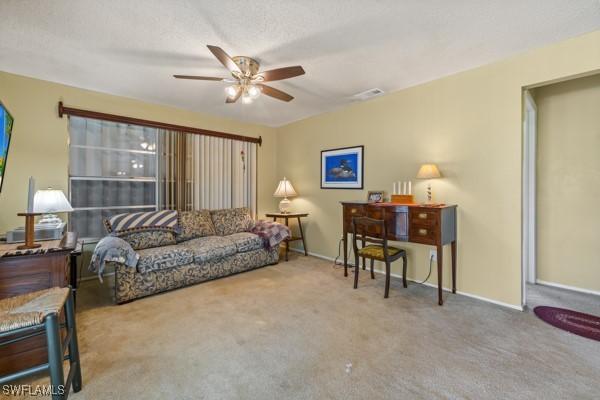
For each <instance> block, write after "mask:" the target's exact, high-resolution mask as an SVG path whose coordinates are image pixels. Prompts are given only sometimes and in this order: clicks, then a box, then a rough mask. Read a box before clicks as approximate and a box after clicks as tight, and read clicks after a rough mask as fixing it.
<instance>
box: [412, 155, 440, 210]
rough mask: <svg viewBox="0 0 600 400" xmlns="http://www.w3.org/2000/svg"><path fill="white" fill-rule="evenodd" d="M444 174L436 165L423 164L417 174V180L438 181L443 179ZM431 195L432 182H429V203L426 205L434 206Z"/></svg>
mask: <svg viewBox="0 0 600 400" xmlns="http://www.w3.org/2000/svg"><path fill="white" fill-rule="evenodd" d="M441 177H442V174H441V173H440V170H439V169H438V167H437V165H435V164H423V165H421V168H419V172H417V179H428V180H429V179H437V178H441ZM432 197H433V196H432V194H431V181H428V182H427V202H426V203H425V204H433V202H432Z"/></svg>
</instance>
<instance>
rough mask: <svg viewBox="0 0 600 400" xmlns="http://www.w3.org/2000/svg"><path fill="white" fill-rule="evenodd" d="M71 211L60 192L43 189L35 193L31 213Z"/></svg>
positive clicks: (69, 205) (71, 208)
mask: <svg viewBox="0 0 600 400" xmlns="http://www.w3.org/2000/svg"><path fill="white" fill-rule="evenodd" d="M72 211H73V207H71V204H70V203H69V200H67V198H66V197H65V194H64V193H63V192H62V190H55V189H45V190H38V191H37V192H35V197H34V198H33V212H35V213H43V214H50V213H59V212H72Z"/></svg>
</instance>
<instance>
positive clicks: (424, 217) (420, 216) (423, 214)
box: [419, 213, 427, 219]
mask: <svg viewBox="0 0 600 400" xmlns="http://www.w3.org/2000/svg"><path fill="white" fill-rule="evenodd" d="M419 218H421V219H427V213H419Z"/></svg>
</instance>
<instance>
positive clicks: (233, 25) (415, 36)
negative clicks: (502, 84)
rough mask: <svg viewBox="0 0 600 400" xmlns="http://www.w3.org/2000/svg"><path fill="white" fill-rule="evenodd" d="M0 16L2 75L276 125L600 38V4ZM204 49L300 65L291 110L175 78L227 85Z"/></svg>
mask: <svg viewBox="0 0 600 400" xmlns="http://www.w3.org/2000/svg"><path fill="white" fill-rule="evenodd" d="M0 18H1V20H2V22H1V23H0V38H1V39H0V70H3V71H7V72H13V73H16V74H21V75H27V76H32V77H36V78H40V79H45V80H49V81H54V82H60V83H65V84H68V85H73V86H77V87H81V88H86V89H92V90H98V91H101V92H107V93H112V94H117V95H122V96H128V97H133V98H138V99H142V100H146V101H150V102H154V103H162V104H168V105H172V106H176V107H181V108H185V109H190V110H194V111H201V112H205V113H211V114H216V115H221V116H226V117H231V118H234V119H237V120H241V121H247V122H255V123H261V124H266V125H271V126H279V125H282V124H286V123H289V122H291V121H294V120H298V119H302V118H305V117H308V116H310V115H315V114H319V113H322V112H326V111H329V110H333V109H335V108H339V107H340V106H343V105H344V104H347V103H350V102H351V101H352V100H351V98H350V97H351V96H352V95H353V94H356V93H358V92H362V91H364V90H366V89H370V88H374V87H377V88H380V89H383V90H384V91H386V92H391V91H394V90H398V89H402V88H405V87H408V86H412V85H415V84H417V83H421V82H425V81H429V80H432V79H436V78H439V77H441V76H445V75H449V74H452V73H454V72H458V71H461V70H465V69H469V68H472V67H476V66H478V65H482V64H486V63H489V62H492V61H495V60H499V59H502V58H505V57H507V56H510V55H512V54H516V53H519V52H523V51H525V50H527V49H530V48H535V47H539V46H542V45H545V44H548V43H552V42H556V41H559V40H563V39H566V38H569V37H573V36H576V35H579V34H582V33H585V32H589V31H593V30H597V29H600V0H569V1H565V0H486V1H481V0H454V1H449V0H372V1H365V0H302V1H295V0H294V1H292V0H288V1H283V0H268V1H261V0H254V1H242V0H238V1H233V0H227V1H226V0H214V1H213V0H203V1H200V0H195V1H194V0H102V1H98V0H70V1H68V0H53V1H39V0H2V1H0ZM206 44H213V45H217V46H221V47H222V48H223V49H225V51H227V52H228V53H229V54H230V55H232V56H234V55H247V56H252V57H255V58H257V59H258V60H259V61H260V62H261V63H262V68H263V69H272V68H278V67H284V66H289V65H297V64H300V65H302V66H303V67H304V69H305V70H306V75H304V76H301V77H297V78H293V79H290V80H288V81H281V82H274V83H273V84H272V86H274V87H276V88H279V89H282V90H285V91H287V92H289V93H290V94H291V95H293V96H295V97H296V99H295V100H293V101H292V102H291V103H283V102H280V101H277V100H274V99H271V98H269V97H266V96H261V98H260V99H259V100H258V101H255V102H254V103H253V104H251V105H243V104H241V103H240V102H238V103H236V104H230V105H226V104H225V103H224V101H225V93H224V87H225V85H226V84H224V83H221V82H200V81H183V80H176V79H174V78H172V77H171V75H172V74H187V75H191V74H197V75H209V76H210V75H212V76H222V77H227V76H228V74H227V71H226V70H225V69H224V68H223V67H222V66H221V65H220V64H219V63H218V61H217V60H216V59H215V58H213V56H212V55H211V53H210V52H209V51H208V49H207V48H206ZM0 94H1V88H0ZM75 106H76V105H75Z"/></svg>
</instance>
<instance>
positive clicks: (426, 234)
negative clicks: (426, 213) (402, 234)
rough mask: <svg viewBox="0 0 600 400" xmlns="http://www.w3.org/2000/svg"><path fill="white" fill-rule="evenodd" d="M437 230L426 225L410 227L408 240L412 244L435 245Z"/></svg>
mask: <svg viewBox="0 0 600 400" xmlns="http://www.w3.org/2000/svg"><path fill="white" fill-rule="evenodd" d="M437 236H438V228H437V227H430V226H427V225H415V224H411V225H410V231H409V240H410V241H411V242H414V243H422V244H431V245H435V244H436V243H437V240H436V238H437Z"/></svg>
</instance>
